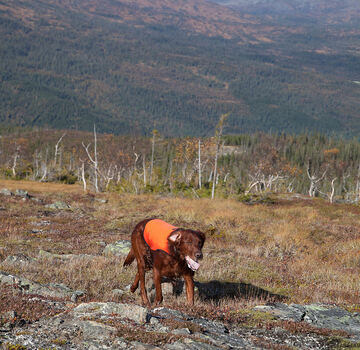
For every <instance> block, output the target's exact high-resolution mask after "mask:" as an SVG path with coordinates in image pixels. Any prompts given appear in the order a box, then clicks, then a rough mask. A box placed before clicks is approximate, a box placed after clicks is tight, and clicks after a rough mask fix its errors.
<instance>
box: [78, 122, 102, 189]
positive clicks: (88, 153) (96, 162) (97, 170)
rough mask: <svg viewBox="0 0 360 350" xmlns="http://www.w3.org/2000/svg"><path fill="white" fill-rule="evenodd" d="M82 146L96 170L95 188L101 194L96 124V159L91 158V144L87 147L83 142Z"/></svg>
mask: <svg viewBox="0 0 360 350" xmlns="http://www.w3.org/2000/svg"><path fill="white" fill-rule="evenodd" d="M82 145H83V147H84V149H85V151H86V154H87V156H88V158H89V160H90V162H91V163H92V165H93V168H94V180H95V181H94V187H95V191H96V192H99V184H98V172H99V163H98V158H97V137H96V127H95V124H94V157H92V156H91V154H90V151H89V147H90V145H91V143H89V144H88V145H87V146H85V145H84V142H82Z"/></svg>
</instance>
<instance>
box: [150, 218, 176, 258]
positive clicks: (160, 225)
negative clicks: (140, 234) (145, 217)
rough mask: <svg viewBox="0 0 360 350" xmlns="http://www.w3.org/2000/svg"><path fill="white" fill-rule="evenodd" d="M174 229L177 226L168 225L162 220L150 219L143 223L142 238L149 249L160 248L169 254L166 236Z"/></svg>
mask: <svg viewBox="0 0 360 350" xmlns="http://www.w3.org/2000/svg"><path fill="white" fill-rule="evenodd" d="M176 229H177V227H175V226H173V225H170V224H168V223H167V222H165V221H163V220H160V219H154V220H150V221H149V222H148V223H147V224H146V225H145V229H144V239H145V241H146V243H147V244H148V245H149V247H150V249H151V250H157V249H161V250H163V251H165V252H166V253H168V254H170V251H169V246H168V237H169V236H170V234H171V233H172V232H173V231H174V230H176Z"/></svg>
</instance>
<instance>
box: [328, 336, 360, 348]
mask: <svg viewBox="0 0 360 350" xmlns="http://www.w3.org/2000/svg"><path fill="white" fill-rule="evenodd" d="M326 346H327V347H329V348H331V349H334V350H342V349H351V350H360V343H359V342H352V341H350V340H347V339H344V338H342V337H329V338H328V339H327V340H326Z"/></svg>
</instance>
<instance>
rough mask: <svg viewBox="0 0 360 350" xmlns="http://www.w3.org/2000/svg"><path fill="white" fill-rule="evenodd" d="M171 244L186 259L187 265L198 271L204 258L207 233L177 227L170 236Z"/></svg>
mask: <svg viewBox="0 0 360 350" xmlns="http://www.w3.org/2000/svg"><path fill="white" fill-rule="evenodd" d="M168 240H169V243H170V244H169V245H170V246H171V245H173V246H174V248H175V249H176V252H177V253H178V254H179V255H180V258H181V259H183V260H185V261H186V263H187V266H188V267H189V268H190V269H191V270H193V271H196V270H197V269H198V268H199V267H200V264H199V263H198V261H199V260H201V259H202V258H203V254H202V247H203V245H204V243H205V235H204V233H202V232H200V231H193V230H185V229H177V230H175V231H174V232H173V233H172V234H171V235H170V236H169V238H168Z"/></svg>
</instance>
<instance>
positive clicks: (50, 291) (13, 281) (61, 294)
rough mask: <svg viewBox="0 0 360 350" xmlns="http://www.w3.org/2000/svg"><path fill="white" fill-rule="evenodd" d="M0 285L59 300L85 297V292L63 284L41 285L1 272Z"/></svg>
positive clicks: (73, 299) (74, 299)
mask: <svg viewBox="0 0 360 350" xmlns="http://www.w3.org/2000/svg"><path fill="white" fill-rule="evenodd" d="M0 284H3V285H9V286H13V287H14V288H16V289H18V290H21V291H22V292H23V293H25V294H35V295H40V296H43V297H48V298H59V299H68V300H72V301H74V302H75V301H76V300H77V299H78V298H79V297H80V296H83V295H84V292H83V291H80V290H79V291H74V290H72V289H70V288H69V287H68V286H66V285H64V284H62V283H49V284H40V283H37V282H34V281H31V280H29V279H27V278H25V277H20V276H15V275H11V274H9V273H6V272H2V271H0Z"/></svg>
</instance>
